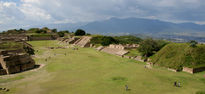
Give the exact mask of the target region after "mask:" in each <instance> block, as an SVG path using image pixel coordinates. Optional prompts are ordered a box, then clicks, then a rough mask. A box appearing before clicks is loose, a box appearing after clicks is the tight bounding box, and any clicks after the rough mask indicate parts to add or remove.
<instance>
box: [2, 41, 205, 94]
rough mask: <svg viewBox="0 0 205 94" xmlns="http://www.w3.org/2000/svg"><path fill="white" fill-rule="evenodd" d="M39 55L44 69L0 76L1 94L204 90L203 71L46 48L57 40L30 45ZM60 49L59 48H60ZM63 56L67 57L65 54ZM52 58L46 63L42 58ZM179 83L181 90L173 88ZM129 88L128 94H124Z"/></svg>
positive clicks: (89, 51) (181, 93) (177, 93)
mask: <svg viewBox="0 0 205 94" xmlns="http://www.w3.org/2000/svg"><path fill="white" fill-rule="evenodd" d="M30 43H31V44H32V45H33V46H34V48H35V49H36V50H38V52H37V53H36V57H34V59H35V60H36V63H37V64H44V65H45V66H44V67H42V68H40V69H37V70H34V71H27V72H23V73H19V74H15V75H9V76H0V87H6V88H9V89H10V91H9V92H3V91H0V93H2V94H4V93H5V94H195V93H196V92H197V91H203V90H205V77H204V75H205V72H201V73H197V74H194V75H192V74H188V73H184V72H179V73H175V72H171V71H168V70H166V69H164V68H159V67H155V68H153V69H146V68H144V65H145V63H142V62H137V61H135V60H130V59H125V58H121V57H118V56H114V55H110V54H107V53H103V52H98V51H96V50H95V49H93V48H79V50H72V48H67V49H54V50H51V49H47V47H49V46H59V45H58V44H57V41H32V42H30ZM61 46H62V45H61ZM65 53H66V55H65ZM48 57H51V58H50V59H48V61H47V62H46V61H45V59H46V58H48ZM174 81H180V82H181V84H182V87H180V88H178V87H174V86H173V84H174ZM125 85H128V87H129V89H130V91H125Z"/></svg>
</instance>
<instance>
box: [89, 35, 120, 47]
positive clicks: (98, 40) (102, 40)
mask: <svg viewBox="0 0 205 94" xmlns="http://www.w3.org/2000/svg"><path fill="white" fill-rule="evenodd" d="M91 43H92V44H101V45H103V46H108V45H110V44H117V43H118V41H117V40H115V39H114V38H113V37H110V36H95V37H93V38H92V39H91Z"/></svg>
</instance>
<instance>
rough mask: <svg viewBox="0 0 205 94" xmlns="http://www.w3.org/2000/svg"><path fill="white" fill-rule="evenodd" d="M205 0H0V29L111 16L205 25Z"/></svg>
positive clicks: (85, 20)
mask: <svg viewBox="0 0 205 94" xmlns="http://www.w3.org/2000/svg"><path fill="white" fill-rule="evenodd" d="M204 9H205V0H0V30H3V29H10V28H20V27H22V28H23V27H27V26H32V25H38V24H53V23H79V22H91V21H100V20H105V19H109V18H111V17H118V18H127V17H137V18H149V19H159V20H164V21H170V22H193V23H199V24H205V10H204Z"/></svg>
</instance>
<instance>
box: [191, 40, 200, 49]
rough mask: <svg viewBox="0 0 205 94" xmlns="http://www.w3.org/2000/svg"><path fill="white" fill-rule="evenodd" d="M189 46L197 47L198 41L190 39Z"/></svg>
mask: <svg viewBox="0 0 205 94" xmlns="http://www.w3.org/2000/svg"><path fill="white" fill-rule="evenodd" d="M189 43H190V47H197V44H198V42H197V41H195V40H191V41H190V42H189Z"/></svg>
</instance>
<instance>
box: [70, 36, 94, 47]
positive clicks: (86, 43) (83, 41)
mask: <svg viewBox="0 0 205 94" xmlns="http://www.w3.org/2000/svg"><path fill="white" fill-rule="evenodd" d="M91 39H92V37H89V36H83V37H81V38H80V39H78V40H77V41H75V42H74V43H73V44H74V45H76V46H80V47H90V40H91Z"/></svg>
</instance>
